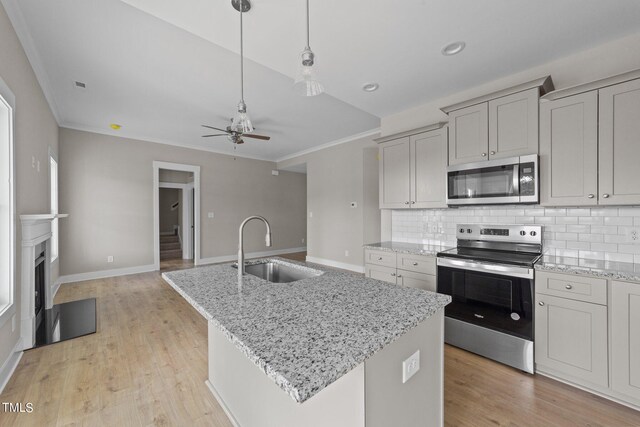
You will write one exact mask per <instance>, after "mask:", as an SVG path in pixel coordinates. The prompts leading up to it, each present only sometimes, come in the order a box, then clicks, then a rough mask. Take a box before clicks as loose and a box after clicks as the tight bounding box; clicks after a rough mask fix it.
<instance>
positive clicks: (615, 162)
mask: <svg viewBox="0 0 640 427" xmlns="http://www.w3.org/2000/svg"><path fill="white" fill-rule="evenodd" d="M599 96H600V134H599V135H600V141H599V144H600V166H599V171H600V198H599V200H598V202H599V204H601V205H623V204H632V205H637V204H640V80H633V81H630V82H626V83H621V84H619V85H615V86H610V87H607V88H604V89H600V91H599Z"/></svg>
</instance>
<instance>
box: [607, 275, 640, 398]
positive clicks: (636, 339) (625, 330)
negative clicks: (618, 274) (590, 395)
mask: <svg viewBox="0 0 640 427" xmlns="http://www.w3.org/2000/svg"><path fill="white" fill-rule="evenodd" d="M611 388H612V389H613V390H614V391H615V392H617V393H621V394H623V395H625V396H627V397H628V398H630V399H632V400H634V401H635V403H636V404H637V405H640V284H637V283H627V282H615V281H614V282H612V283H611Z"/></svg>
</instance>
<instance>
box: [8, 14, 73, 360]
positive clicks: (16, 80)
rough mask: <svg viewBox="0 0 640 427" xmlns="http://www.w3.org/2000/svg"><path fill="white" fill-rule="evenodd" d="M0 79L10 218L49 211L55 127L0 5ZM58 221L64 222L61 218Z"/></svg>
mask: <svg viewBox="0 0 640 427" xmlns="http://www.w3.org/2000/svg"><path fill="white" fill-rule="evenodd" d="M0 77H1V78H2V79H3V80H4V82H5V83H6V84H7V86H9V89H11V91H12V92H13V94H14V95H15V97H16V113H15V140H14V143H15V181H16V214H17V216H18V217H19V216H20V215H21V214H41V213H48V212H50V207H49V167H48V165H49V160H48V159H49V154H48V148H49V147H51V148H52V150H53V151H54V153H57V152H58V125H57V123H56V121H55V119H54V117H53V115H52V113H51V110H50V109H49V105H48V104H47V101H46V99H45V97H44V94H43V93H42V90H41V88H40V85H39V84H38V81H37V79H36V76H35V74H34V73H33V70H32V68H31V65H30V64H29V61H28V59H27V56H26V55H25V53H24V50H23V49H22V45H21V44H20V41H19V40H18V37H17V35H16V33H15V31H14V29H13V26H12V25H11V22H10V21H9V18H8V17H7V15H6V12H5V10H4V7H3V6H2V5H0ZM32 156H33V157H35V159H36V161H39V162H40V171H39V172H38V170H37V169H35V168H32V167H31V158H32ZM61 221H64V220H61ZM21 241H22V234H21V225H20V221H19V220H16V248H15V249H16V270H15V271H16V277H15V278H16V284H19V283H20V263H21V262H22V260H21V252H22V251H21ZM51 274H52V281H55V280H56V279H57V276H58V262H57V261H56V262H54V263H53V264H52V265H51ZM20 298H21V295H20V287H19V286H16V292H15V294H14V303H15V304H16V308H17V311H16V314H15V318H16V329H15V331H13V332H11V321H9V322H7V323H5V324H4V325H3V326H0V366H2V365H3V364H4V362H5V360H7V358H8V357H9V355H10V352H11V350H12V349H13V348H14V346H15V345H16V343H17V342H18V339H19V337H20Z"/></svg>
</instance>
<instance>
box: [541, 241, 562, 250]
mask: <svg viewBox="0 0 640 427" xmlns="http://www.w3.org/2000/svg"><path fill="white" fill-rule="evenodd" d="M544 246H545V247H547V248H556V249H558V248H560V249H565V248H566V247H567V242H566V241H564V240H545V241H544Z"/></svg>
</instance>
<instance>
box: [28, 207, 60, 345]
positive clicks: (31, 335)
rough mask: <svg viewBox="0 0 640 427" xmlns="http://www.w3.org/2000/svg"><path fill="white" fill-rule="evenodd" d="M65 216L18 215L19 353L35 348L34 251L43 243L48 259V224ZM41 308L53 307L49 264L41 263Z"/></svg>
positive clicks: (49, 227) (49, 238) (49, 230)
mask: <svg viewBox="0 0 640 427" xmlns="http://www.w3.org/2000/svg"><path fill="white" fill-rule="evenodd" d="M68 216H69V215H68V214H38V215H20V222H21V223H22V266H21V272H22V274H21V289H20V290H21V293H20V299H21V302H20V308H21V310H20V313H21V314H20V317H21V327H22V328H21V335H22V347H23V350H26V349H29V348H32V347H33V346H34V345H35V338H36V330H35V329H36V328H35V322H36V317H35V286H34V284H35V262H36V258H37V257H38V255H40V254H38V253H36V248H37V247H38V246H39V245H40V244H41V243H44V247H45V250H44V252H45V257H46V260H49V259H50V258H51V221H53V220H54V219H56V218H66V217H68ZM44 271H45V273H44V277H45V298H44V301H45V308H51V306H52V305H53V295H52V292H51V283H50V281H51V263H50V262H48V261H46V262H45V270H44Z"/></svg>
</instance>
